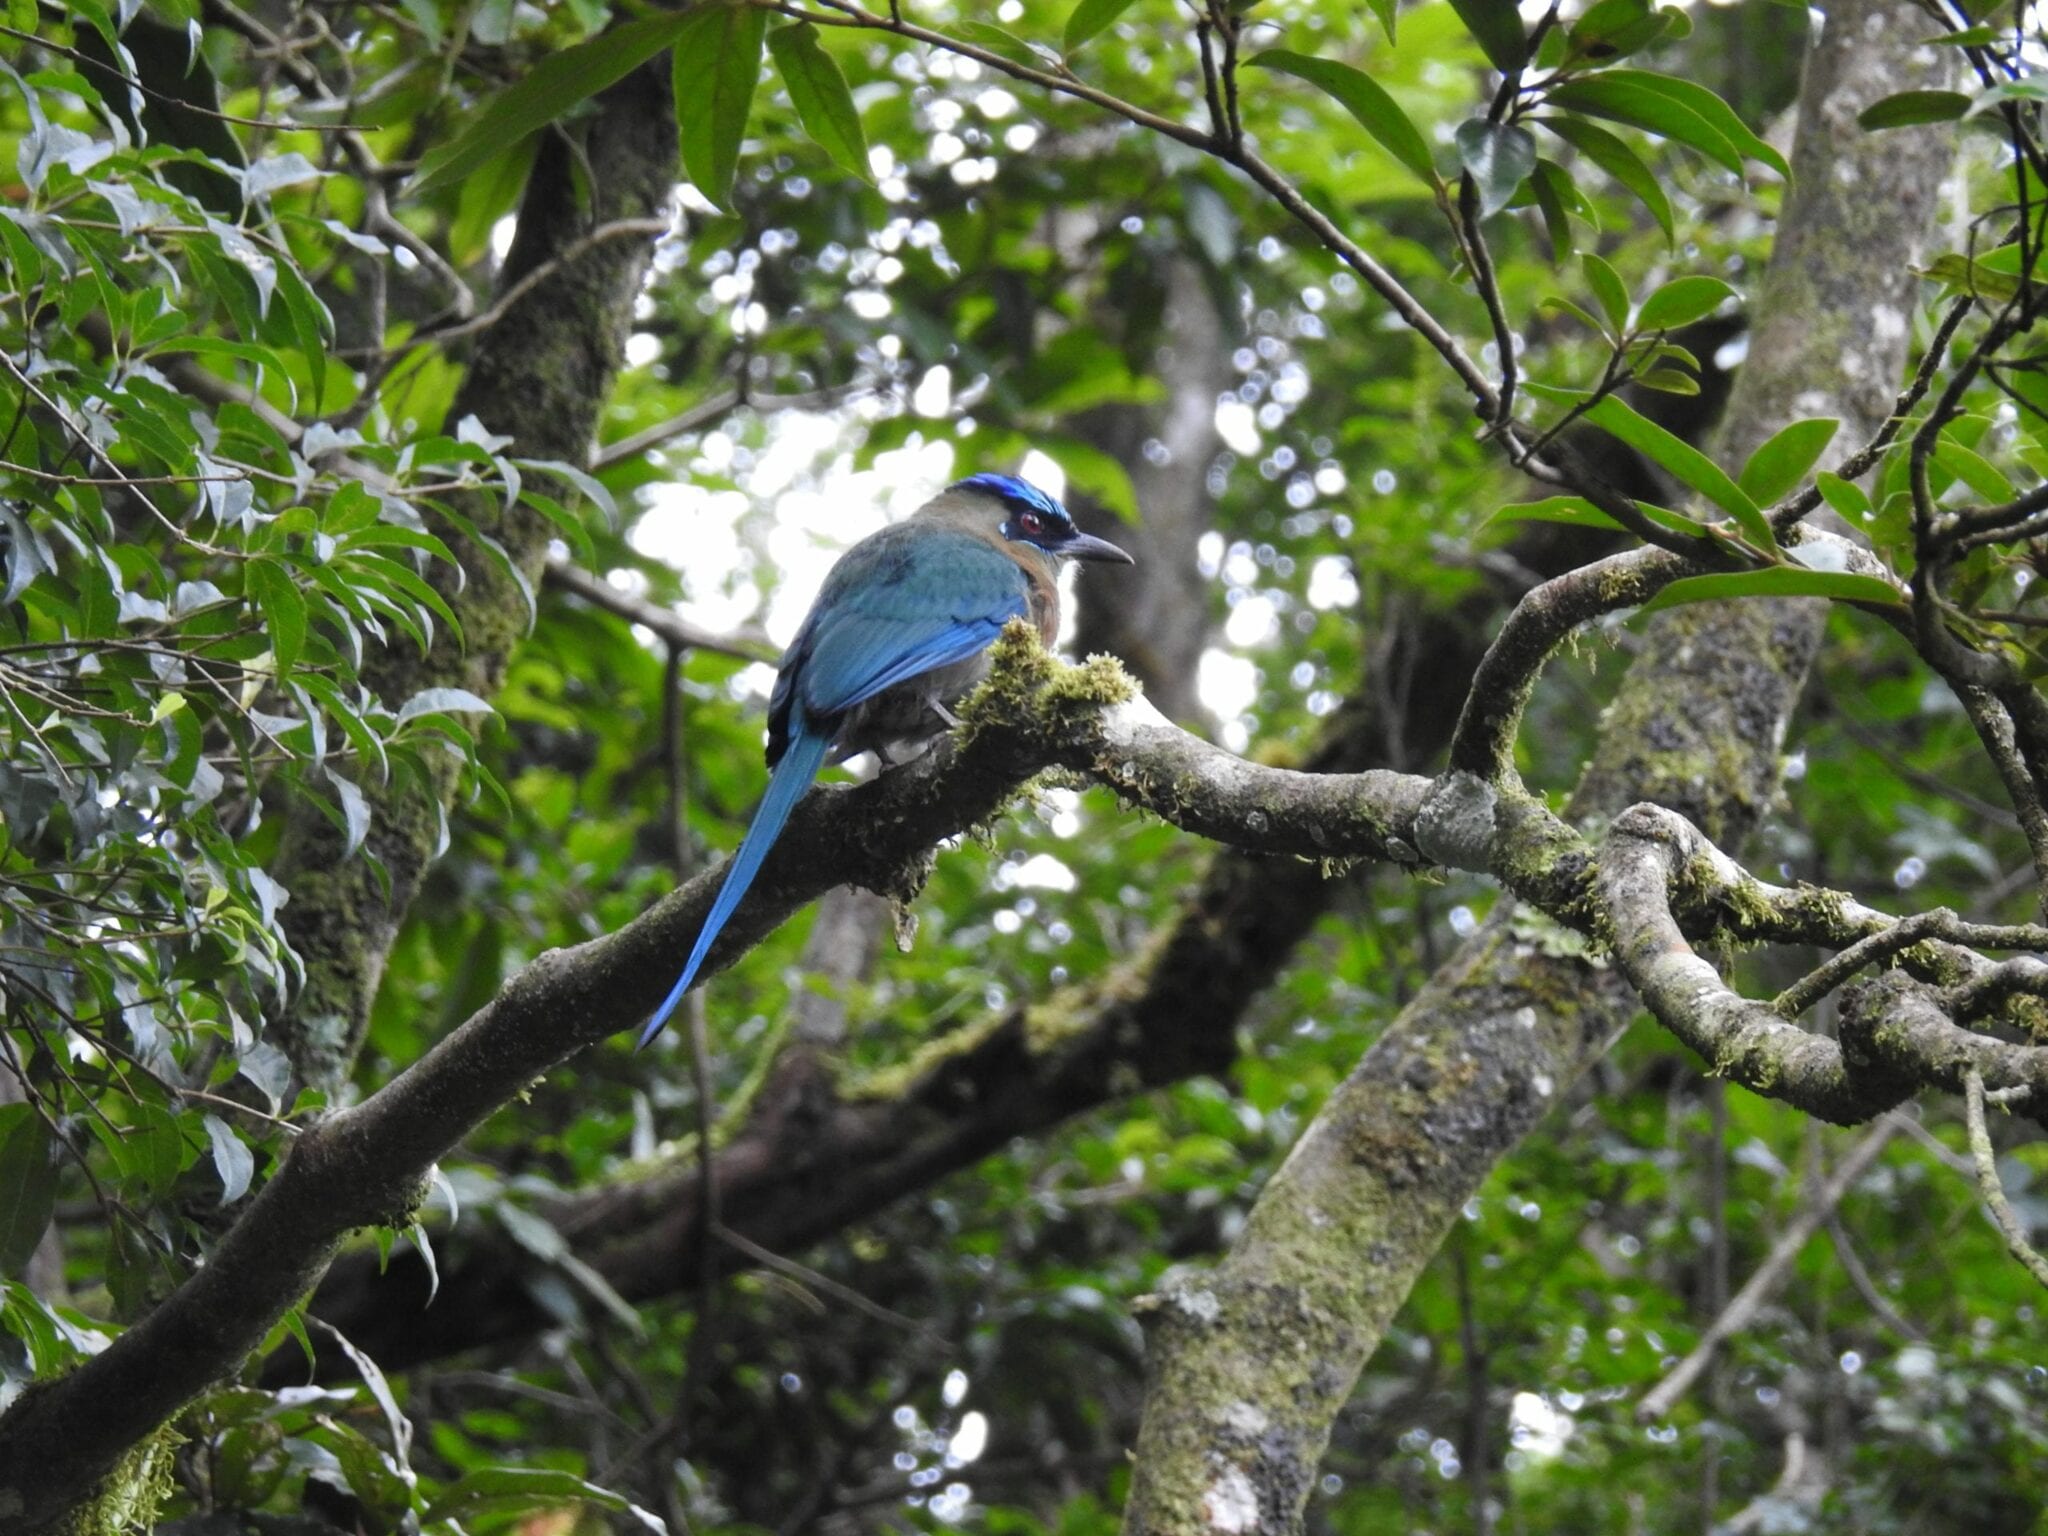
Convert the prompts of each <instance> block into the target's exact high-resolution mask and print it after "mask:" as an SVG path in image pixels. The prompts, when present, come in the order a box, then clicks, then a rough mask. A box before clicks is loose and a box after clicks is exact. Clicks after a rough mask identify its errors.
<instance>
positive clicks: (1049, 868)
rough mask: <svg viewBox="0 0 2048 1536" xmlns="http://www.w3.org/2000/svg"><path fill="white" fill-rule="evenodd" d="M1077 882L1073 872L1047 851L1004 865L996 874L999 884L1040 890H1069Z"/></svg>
mask: <svg viewBox="0 0 2048 1536" xmlns="http://www.w3.org/2000/svg"><path fill="white" fill-rule="evenodd" d="M1078 883H1079V882H1078V881H1076V880H1075V878H1074V872H1073V871H1072V870H1071V869H1069V868H1067V866H1066V865H1064V864H1062V863H1061V862H1060V861H1059V860H1058V859H1056V858H1054V857H1053V856H1052V855H1051V854H1049V853H1034V854H1033V855H1032V856H1031V857H1030V858H1028V859H1026V860H1025V861H1024V862H1023V863H1022V864H1018V865H1016V866H1014V867H1011V866H1009V865H1005V866H1004V867H1003V868H1002V869H1000V870H998V871H997V875H996V884H997V885H999V886H1020V887H1029V888H1030V889H1032V890H1040V891H1071V890H1072V889H1073V888H1074V887H1075V886H1076V885H1077V884H1078Z"/></svg>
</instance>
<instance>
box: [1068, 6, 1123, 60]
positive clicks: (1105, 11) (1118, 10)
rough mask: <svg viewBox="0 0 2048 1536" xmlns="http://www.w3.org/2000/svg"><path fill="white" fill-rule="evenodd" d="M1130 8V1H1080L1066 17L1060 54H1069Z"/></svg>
mask: <svg viewBox="0 0 2048 1536" xmlns="http://www.w3.org/2000/svg"><path fill="white" fill-rule="evenodd" d="M1130 8H1131V0H1081V3H1080V4H1079V5H1077V6H1075V7H1074V9H1073V13H1072V14H1071V15H1069V16H1068V17H1067V29H1066V31H1065V32H1064V33H1063V34H1062V35H1061V37H1060V52H1061V53H1067V54H1071V53H1073V52H1074V50H1075V49H1077V48H1079V47H1081V46H1082V45H1083V44H1084V43H1086V42H1087V41H1088V40H1089V39H1090V38H1091V37H1094V36H1095V35H1096V34H1097V33H1098V32H1102V31H1104V30H1105V29H1107V28H1108V26H1109V25H1110V23H1112V22H1113V21H1115V20H1116V19H1117V17H1119V16H1121V15H1123V13H1124V12H1125V11H1127V10H1129V9H1130Z"/></svg>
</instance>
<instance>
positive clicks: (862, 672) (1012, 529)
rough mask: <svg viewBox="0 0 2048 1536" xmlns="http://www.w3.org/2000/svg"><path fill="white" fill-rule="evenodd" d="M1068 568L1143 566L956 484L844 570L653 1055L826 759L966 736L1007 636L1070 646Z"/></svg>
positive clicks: (984, 488) (847, 561)
mask: <svg viewBox="0 0 2048 1536" xmlns="http://www.w3.org/2000/svg"><path fill="white" fill-rule="evenodd" d="M1068 559H1073V560H1120V561H1122V562H1123V563H1124V564H1126V565H1128V564H1130V563H1132V562H1131V557H1130V556H1129V555H1127V554H1125V553H1124V552H1123V551H1122V550H1120V549H1118V548H1117V547H1116V546H1115V545H1114V544H1112V543H1110V542H1109V541H1108V540H1106V539H1098V538H1095V537H1094V536H1093V535H1090V534H1086V533H1082V532H1081V531H1080V530H1079V529H1078V528H1076V527H1075V526H1074V520H1073V518H1072V517H1070V516H1069V515H1068V513H1067V509H1066V508H1065V507H1062V506H1061V505H1060V504H1059V503H1058V502H1057V501H1055V500H1054V499H1053V498H1052V497H1050V496H1048V495H1046V493H1045V492H1044V491H1041V490H1040V489H1039V488H1038V487H1037V486H1035V485H1031V484H1029V483H1028V482H1026V481H1023V480H1018V479H1015V478H1013V477H1012V476H1009V475H970V476H969V477H968V478H967V479H965V480H961V481H958V482H957V483H955V484H953V485H949V486H947V487H946V489H945V490H943V491H941V492H940V493H939V494H938V495H937V496H935V497H933V498H932V499H931V500H930V501H928V502H926V503H925V504H924V505H923V506H922V507H920V508H918V510H917V511H916V512H914V513H913V514H912V515H911V516H910V517H909V518H908V519H907V520H906V521H904V522H901V523H898V524H896V525H895V526H893V527H889V528H884V529H882V530H881V532H879V533H873V534H870V535H869V536H868V537H867V538H865V539H862V540H861V541H860V542H859V543H858V544H856V545H854V546H853V548H851V549H849V550H848V551H847V552H846V553H845V554H843V555H841V556H840V557H839V561H838V563H837V564H836V565H834V566H833V567H832V571H831V574H830V575H828V576H827V577H826V578H825V585H824V587H823V589H822V590H820V592H819V593H818V599H817V601H816V602H814V603H813V604H812V605H811V611H810V612H809V613H808V614H807V615H805V617H804V622H803V626H802V628H800V629H798V630H797V632H796V638H795V639H794V640H792V641H791V642H790V644H789V649H788V650H786V651H784V652H783V653H782V665H781V670H780V671H779V672H778V673H777V675H776V678H775V691H774V693H773V694H772V695H770V697H769V701H768V766H769V768H770V769H772V770H773V771H772V772H771V773H770V774H769V775H768V792H767V794H765V795H764V796H762V798H761V807H760V809H759V810H757V811H755V812H754V820H753V823H752V825H750V826H749V827H748V828H747V835H746V836H745V837H744V838H742V839H741V840H740V847H739V852H738V853H736V854H734V855H733V859H732V864H731V866H730V867H729V868H728V869H727V871H726V876H725V884H724V885H722V886H720V887H719V891H718V899H717V900H716V901H714V902H713V903H712V904H711V912H710V915H709V916H707V917H706V918H705V919H704V926H703V927H702V928H700V929H699V930H698V931H697V942H696V944H695V945H693V946H692V947H691V950H690V958H689V960H688V961H687V962H686V963H685V964H684V966H683V974H682V976H681V978H680V979H679V980H678V981H677V982H676V984H675V987H674V989H673V990H671V991H670V993H669V995H668V996H667V998H665V999H664V1000H663V1002H662V1005H661V1006H660V1007H659V1008H657V1009H655V1011H654V1017H653V1018H652V1019H650V1020H649V1021H648V1023H647V1027H646V1028H645V1029H644V1030H642V1031H641V1033H640V1044H641V1045H643V1046H644V1045H646V1044H647V1042H648V1041H650V1040H652V1039H653V1038H654V1037H655V1036H656V1035H658V1034H660V1033H661V1030H662V1026H663V1025H665V1024H666V1023H668V1019H669V1015H670V1014H672V1013H674V1012H675V1009H676V1004H678V1003H679V1002H681V1001H682V999H683V994H684V993H685V992H687V991H688V990H689V988H690V983H691V982H692V981H694V980H696V978H697V971H698V968H699V967H700V966H701V965H702V964H703V963H704V956H705V955H706V954H707V953H709V952H710V949H711V945H712V942H713V941H714V940H715V939H717V937H718V935H719V932H720V930H722V929H723V928H724V927H725V925H726V922H727V920H728V919H730V918H731V917H732V914H733V911H734V910H735V909H736V908H737V907H738V906H739V904H740V899H741V898H742V897H743V896H745V895H746V894H747V887H748V886H749V885H751V884H753V881H754V876H755V874H756V873H757V872H758V871H759V870H760V868H761V861H762V860H763V859H765V858H766V857H767V856H768V850H769V849H770V848H772V847H774V846H775V839H776V837H777V836H778V835H780V833H781V831H782V827H783V823H784V822H786V821H788V820H789V813H790V812H791V811H792V810H794V809H795V808H796V803H797V801H798V800H800V799H802V798H803V793H804V791H805V790H806V789H809V788H810V786H811V782H812V780H814V779H816V778H817V776H818V770H819V769H820V768H821V767H822V766H823V765H824V763H825V759H826V755H827V754H828V753H830V754H832V757H833V760H834V761H835V762H836V761H838V760H840V759H842V758H848V757H853V756H855V755H857V754H858V753H861V752H873V753H874V754H875V755H876V756H877V757H879V758H880V759H881V761H882V763H883V765H884V766H885V767H887V766H893V765H894V764H897V763H900V762H904V761H907V760H908V759H910V758H912V757H915V756H916V755H917V754H918V753H919V752H921V751H922V750H924V748H925V747H926V746H928V745H929V744H930V743H931V741H932V740H933V739H934V738H935V737H937V736H939V735H941V734H942V733H943V732H944V731H945V730H946V729H947V728H948V727H949V726H952V725H956V724H958V723H959V722H958V721H956V720H955V719H954V718H953V714H952V712H951V710H950V709H949V708H948V706H949V705H951V704H953V703H955V702H957V701H958V700H959V699H960V698H961V697H962V696H963V695H965V694H966V693H967V692H968V690H970V689H971V688H973V687H974V686H975V684H977V683H979V682H980V681H981V680H982V678H983V677H985V676H986V675H987V673H988V667H989V659H988V648H989V647H990V646H991V645H993V644H994V643H995V638H996V636H997V635H999V634H1001V633H1002V629H1003V626H1004V625H1005V624H1007V623H1009V621H1010V620H1012V619H1021V618H1028V619H1030V620H1031V621H1032V622H1033V623H1034V624H1036V625H1037V626H1038V633H1039V636H1040V637H1041V638H1042V639H1043V640H1044V641H1045V643H1046V644H1047V645H1048V646H1050V645H1051V644H1052V643H1053V641H1054V639H1055V638H1056V637H1057V636H1058V634H1059V628H1060V592H1059V585H1058V575H1059V567H1060V563H1061V562H1062V561H1063V560H1068Z"/></svg>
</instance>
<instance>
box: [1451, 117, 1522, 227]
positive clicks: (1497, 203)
mask: <svg viewBox="0 0 2048 1536" xmlns="http://www.w3.org/2000/svg"><path fill="white" fill-rule="evenodd" d="M1456 139H1457V145H1458V163H1459V164H1461V165H1462V166H1464V167H1465V174H1466V175H1468V176H1470V177H1471V178H1472V185H1473V186H1474V187H1475V188H1476V189H1477V190H1478V193H1479V217H1480V218H1482V219H1489V218H1492V217H1493V215H1494V214H1496V213H1498V212H1500V210H1501V209H1503V208H1505V207H1506V206H1507V204H1508V199H1509V198H1511V197H1513V196H1514V195H1515V192H1516V190H1517V189H1518V188H1519V187H1520V186H1521V185H1522V183H1523V182H1524V181H1525V180H1527V179H1528V175H1529V173H1530V172H1531V171H1533V170H1535V169H1536V139H1535V136H1534V135H1533V134H1531V133H1530V132H1529V130H1528V129H1526V128H1522V127H1517V126H1514V125H1511V124H1503V123H1490V122H1488V121H1487V120H1486V119H1485V118H1483V117H1475V118H1471V119H1469V120H1467V121H1465V122H1462V123H1460V124H1458V131H1457V134H1456Z"/></svg>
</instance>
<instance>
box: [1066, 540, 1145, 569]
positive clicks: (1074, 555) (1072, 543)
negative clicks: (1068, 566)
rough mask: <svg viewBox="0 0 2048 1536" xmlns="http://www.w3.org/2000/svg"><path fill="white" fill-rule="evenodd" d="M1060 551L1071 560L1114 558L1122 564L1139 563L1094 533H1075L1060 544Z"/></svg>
mask: <svg viewBox="0 0 2048 1536" xmlns="http://www.w3.org/2000/svg"><path fill="white" fill-rule="evenodd" d="M1060 553H1061V554H1063V555H1065V556H1066V557H1067V558H1068V559H1069V560H1114V561H1116V562H1117V563H1118V564H1120V565H1136V564H1137V563H1138V562H1137V561H1135V560H1133V559H1132V558H1131V557H1130V556H1129V555H1127V554H1125V553H1124V552H1123V551H1122V550H1120V549H1118V548H1117V547H1116V546H1115V545H1114V544H1112V543H1110V542H1109V540H1107V539H1098V538H1096V537H1095V535H1094V534H1092V533H1077V534H1075V535H1074V536H1073V537H1072V538H1071V539H1068V540H1067V541H1066V543H1064V544H1062V545H1061V546H1060Z"/></svg>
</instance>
